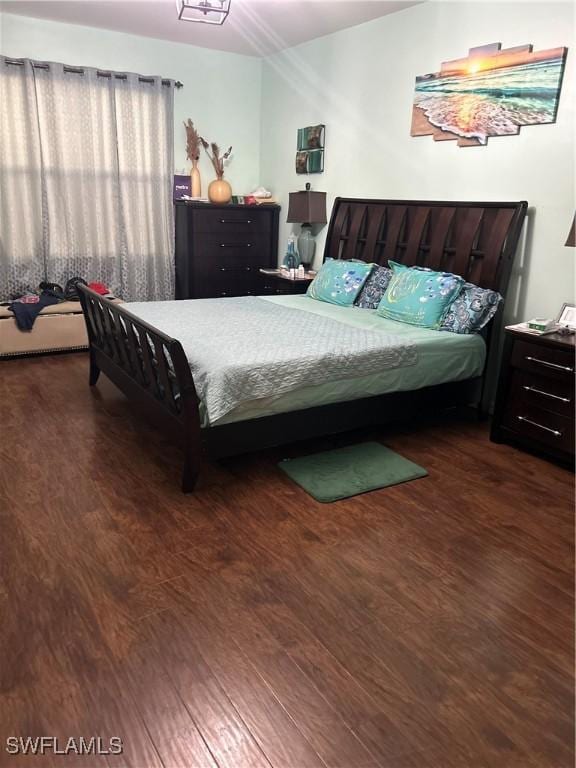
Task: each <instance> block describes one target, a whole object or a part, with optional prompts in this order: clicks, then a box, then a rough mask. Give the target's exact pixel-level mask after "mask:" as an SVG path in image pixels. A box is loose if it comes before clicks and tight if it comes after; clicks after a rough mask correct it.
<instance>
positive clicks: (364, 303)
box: [356, 267, 392, 309]
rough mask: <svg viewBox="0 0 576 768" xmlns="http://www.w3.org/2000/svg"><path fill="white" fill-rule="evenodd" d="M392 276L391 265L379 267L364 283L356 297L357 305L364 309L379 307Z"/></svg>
mask: <svg viewBox="0 0 576 768" xmlns="http://www.w3.org/2000/svg"><path fill="white" fill-rule="evenodd" d="M391 277H392V270H391V269H390V267H377V268H376V269H375V270H374V272H372V274H371V275H370V277H369V278H368V280H366V282H365V283H364V288H362V290H361V291H360V295H359V296H358V298H357V299H356V306H357V307H361V308H362V309H377V308H378V304H380V300H381V298H382V296H383V295H384V291H385V290H386V288H388V283H389V282H390V278H391Z"/></svg>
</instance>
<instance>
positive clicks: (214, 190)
mask: <svg viewBox="0 0 576 768" xmlns="http://www.w3.org/2000/svg"><path fill="white" fill-rule="evenodd" d="M231 197H232V187H231V186H230V184H228V182H227V181H226V179H214V181H211V182H210V184H209V185H208V198H209V200H210V202H211V203H219V204H220V205H223V204H224V203H229V202H230V198H231Z"/></svg>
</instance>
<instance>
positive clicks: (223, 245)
mask: <svg viewBox="0 0 576 768" xmlns="http://www.w3.org/2000/svg"><path fill="white" fill-rule="evenodd" d="M220 248H252V243H220Z"/></svg>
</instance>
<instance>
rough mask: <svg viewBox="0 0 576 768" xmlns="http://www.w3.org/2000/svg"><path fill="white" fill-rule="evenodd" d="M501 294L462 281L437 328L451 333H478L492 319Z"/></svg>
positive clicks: (500, 299)
mask: <svg viewBox="0 0 576 768" xmlns="http://www.w3.org/2000/svg"><path fill="white" fill-rule="evenodd" d="M501 301H502V296H500V294H499V293H496V291H490V290H488V289H487V288H479V287H478V286H477V285H474V284H473V283H464V285H463V286H462V292H461V293H460V294H459V295H458V296H457V297H456V298H455V299H454V301H453V302H452V304H451V305H450V306H449V307H448V311H447V312H446V314H445V315H444V318H443V320H442V323H441V325H440V328H439V330H441V331H452V333H478V331H481V330H482V328H484V326H485V325H486V324H487V323H489V322H490V320H492V318H493V317H494V315H495V314H496V311H497V310H498V305H499V304H500V302H501Z"/></svg>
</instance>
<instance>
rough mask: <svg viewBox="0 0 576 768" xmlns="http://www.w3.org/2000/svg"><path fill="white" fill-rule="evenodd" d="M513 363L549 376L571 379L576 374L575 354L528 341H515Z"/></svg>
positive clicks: (525, 369)
mask: <svg viewBox="0 0 576 768" xmlns="http://www.w3.org/2000/svg"><path fill="white" fill-rule="evenodd" d="M511 363H512V365H513V366H514V367H515V368H521V369H522V370H524V371H532V372H533V373H537V374H540V375H543V376H546V377H547V378H563V379H569V378H572V377H573V376H574V355H573V354H571V352H570V351H568V350H564V349H553V348H551V347H543V346H539V345H538V344H530V343H529V342H526V341H515V342H514V348H513V350H512V360H511Z"/></svg>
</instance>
